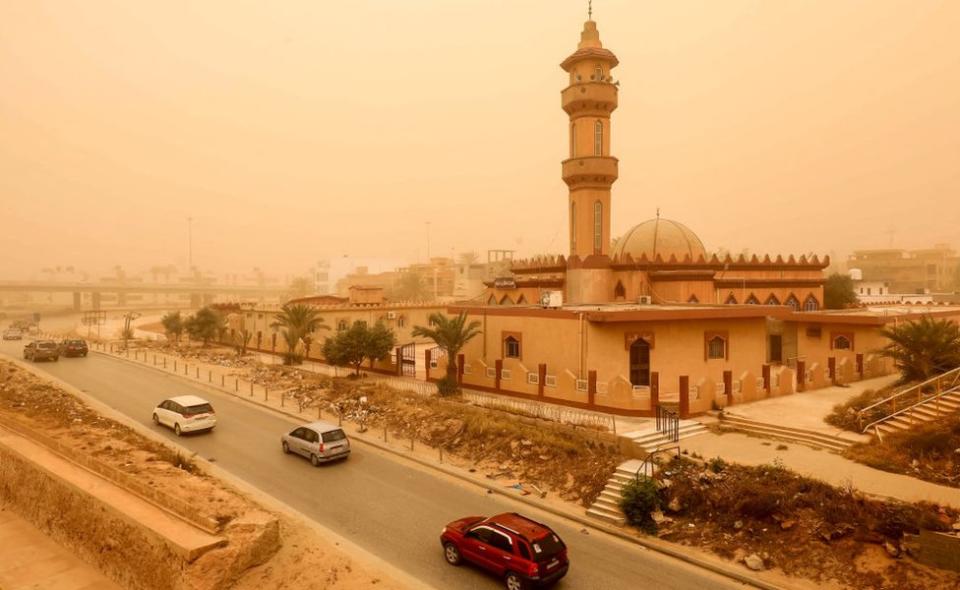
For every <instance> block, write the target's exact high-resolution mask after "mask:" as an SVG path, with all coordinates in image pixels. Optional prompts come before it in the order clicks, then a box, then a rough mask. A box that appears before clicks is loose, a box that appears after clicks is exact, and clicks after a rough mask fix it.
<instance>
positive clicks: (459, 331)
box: [411, 311, 480, 390]
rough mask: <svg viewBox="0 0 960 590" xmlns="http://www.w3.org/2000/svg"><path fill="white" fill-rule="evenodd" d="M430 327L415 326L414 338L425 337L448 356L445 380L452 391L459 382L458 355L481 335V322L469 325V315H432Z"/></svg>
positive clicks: (475, 321)
mask: <svg viewBox="0 0 960 590" xmlns="http://www.w3.org/2000/svg"><path fill="white" fill-rule="evenodd" d="M428 320H429V322H430V325H429V326H414V327H413V331H412V332H411V334H412V335H413V336H414V337H423V338H429V339H430V340H433V342H434V343H435V344H436V345H437V346H439V347H440V348H441V350H443V351H444V352H445V353H446V355H447V376H446V377H445V378H444V380H445V381H446V382H447V385H446V386H447V387H448V388H451V390H455V389H456V382H457V355H458V354H460V351H461V350H462V349H463V347H464V346H466V344H467V342H470V341H471V340H473V338H474V337H476V336H477V335H478V334H480V322H478V321H477V320H474V321H472V322H470V323H469V324H468V323H467V313H466V312H463V311H462V312H460V313H459V314H458V315H456V316H455V317H452V318H451V317H447V316H445V315H444V314H442V313H432V314H430V317H429V318H428Z"/></svg>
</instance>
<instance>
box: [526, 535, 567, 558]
mask: <svg viewBox="0 0 960 590" xmlns="http://www.w3.org/2000/svg"><path fill="white" fill-rule="evenodd" d="M530 545H531V547H533V559H534V560H536V561H538V562H540V563H544V562H547V561H550V560H551V559H553V558H554V557H556V556H557V554H558V553H560V552H561V551H563V550H564V549H565V548H566V546H565V545H564V544H563V541H561V540H560V537H558V536H557V535H556V534H554V533H550V534H549V535H547V536H546V537H543V538H542V539H537V540H536V541H534V542H533V543H531V544H530Z"/></svg>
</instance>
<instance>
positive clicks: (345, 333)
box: [323, 321, 397, 375]
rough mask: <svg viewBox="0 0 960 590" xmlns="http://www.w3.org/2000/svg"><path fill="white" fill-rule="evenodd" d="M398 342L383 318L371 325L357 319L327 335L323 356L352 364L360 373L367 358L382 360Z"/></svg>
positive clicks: (355, 371)
mask: <svg viewBox="0 0 960 590" xmlns="http://www.w3.org/2000/svg"><path fill="white" fill-rule="evenodd" d="M396 343H397V339H396V336H395V335H394V333H393V330H391V329H390V328H388V327H387V326H386V325H384V323H383V322H377V323H376V324H374V326H373V327H372V328H371V327H369V326H367V323H366V322H362V321H355V322H353V325H352V326H350V327H349V328H347V329H346V330H341V331H340V332H337V335H336V336H333V337H331V338H327V340H326V341H325V342H324V343H323V357H324V358H325V359H326V360H327V362H328V363H330V364H333V365H338V366H341V367H352V368H353V371H354V374H355V375H359V374H360V367H361V366H362V365H363V362H364V361H365V360H367V359H369V360H371V361H380V360H384V359H386V358H389V356H390V351H391V350H393V347H394V346H396Z"/></svg>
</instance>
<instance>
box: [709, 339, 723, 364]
mask: <svg viewBox="0 0 960 590" xmlns="http://www.w3.org/2000/svg"><path fill="white" fill-rule="evenodd" d="M707 358H708V359H723V358H727V341H726V340H724V338H723V336H713V337H712V338H710V339H709V340H707Z"/></svg>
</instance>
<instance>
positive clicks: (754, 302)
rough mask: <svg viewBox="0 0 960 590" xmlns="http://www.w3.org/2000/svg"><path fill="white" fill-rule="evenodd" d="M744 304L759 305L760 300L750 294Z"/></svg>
mask: <svg viewBox="0 0 960 590" xmlns="http://www.w3.org/2000/svg"><path fill="white" fill-rule="evenodd" d="M744 303H746V304H747V305H760V300H759V299H757V297H756V296H755V295H754V294H753V293H751V294H750V296H749V297H747V300H746V301H744Z"/></svg>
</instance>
